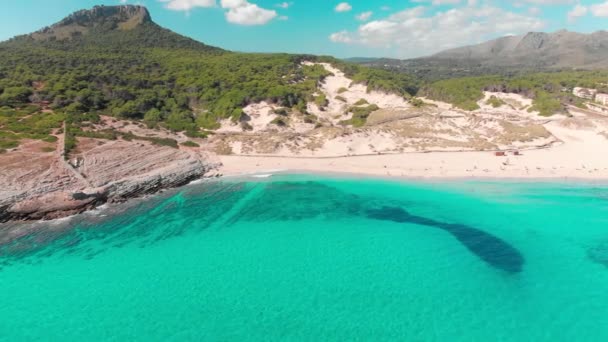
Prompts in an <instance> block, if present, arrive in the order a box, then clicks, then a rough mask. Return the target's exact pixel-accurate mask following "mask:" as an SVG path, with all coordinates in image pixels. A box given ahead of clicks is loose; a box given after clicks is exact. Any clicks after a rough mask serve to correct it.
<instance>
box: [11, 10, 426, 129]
mask: <svg viewBox="0 0 608 342" xmlns="http://www.w3.org/2000/svg"><path fill="white" fill-rule="evenodd" d="M303 60H313V61H314V60H318V61H325V62H330V63H333V64H335V65H336V66H338V67H340V68H341V69H343V70H344V71H345V72H346V73H347V74H348V75H349V76H351V77H352V78H353V79H354V80H355V81H356V82H359V83H363V84H367V85H368V87H369V88H370V89H383V90H388V91H395V92H400V93H402V94H403V95H404V96H408V95H409V94H414V93H415V91H416V90H417V83H416V82H415V81H413V80H412V78H410V77H409V76H407V75H393V74H390V73H389V72H386V71H382V70H374V69H368V68H366V67H363V66H358V65H354V64H348V63H343V62H339V61H338V60H335V59H333V58H330V57H315V56H304V55H288V54H245V53H235V52H229V51H225V50H222V49H219V48H215V47H210V46H208V45H205V44H202V43H200V42H197V41H194V40H192V39H189V38H186V37H183V36H180V35H178V34H176V33H173V32H171V31H169V30H166V29H163V28H161V27H159V26H158V25H156V24H155V23H154V22H153V21H152V20H151V18H150V16H149V13H148V12H147V10H146V9H145V8H143V7H140V6H110V7H103V6H99V7H95V8H94V9H92V10H87V11H79V12H76V13H74V14H72V15H71V16H69V17H67V18H66V19H64V20H62V21H61V22H59V23H57V24H55V25H53V26H51V27H48V28H44V29H42V30H40V31H38V32H36V33H33V34H30V35H26V36H20V37H16V38H13V39H11V40H9V41H7V42H3V43H0V107H2V106H8V107H21V106H23V105H24V104H26V103H29V102H34V103H46V102H48V103H50V106H51V108H53V109H54V110H55V111H56V112H60V113H64V114H66V115H67V117H68V119H69V120H70V121H73V122H78V121H82V120H91V119H94V118H95V116H96V115H98V114H109V115H114V116H116V117H119V118H127V119H136V120H140V119H141V120H144V121H146V122H147V123H148V124H150V125H155V124H162V125H164V126H166V127H168V128H170V129H173V130H179V131H182V130H185V131H190V132H195V131H197V130H198V129H199V128H214V127H216V125H217V121H218V119H221V118H228V117H233V118H235V119H238V118H239V117H240V115H241V114H242V108H243V107H244V106H246V105H247V104H249V103H251V102H258V101H262V100H267V101H271V102H274V103H277V104H279V105H281V106H284V107H287V108H294V109H297V110H300V111H302V112H304V111H305V104H306V101H309V100H311V96H312V94H313V93H314V92H315V91H316V89H317V86H318V84H319V82H320V81H321V80H322V79H323V78H324V77H326V76H327V72H326V71H325V69H324V68H322V67H320V66H302V65H301V62H302V61H303Z"/></svg>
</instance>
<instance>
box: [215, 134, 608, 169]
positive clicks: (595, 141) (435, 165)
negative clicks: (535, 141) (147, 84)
mask: <svg viewBox="0 0 608 342" xmlns="http://www.w3.org/2000/svg"><path fill="white" fill-rule="evenodd" d="M547 128H548V129H549V130H550V131H551V133H552V134H553V135H555V136H556V137H558V138H559V139H560V140H561V141H562V142H561V143H558V144H556V145H553V146H551V147H548V148H540V149H535V150H526V151H520V153H521V155H514V153H513V152H507V153H506V156H500V157H499V156H496V155H495V153H494V152H491V151H483V152H409V153H399V154H381V155H361V156H341V157H324V158H315V157H293V156H289V157H288V156H235V155H229V156H220V160H221V162H222V163H223V167H222V169H221V172H222V173H223V174H224V175H229V176H234V175H243V174H251V173H272V172H273V171H276V170H282V171H304V172H332V173H334V172H336V173H355V174H363V175H373V176H389V177H412V178H468V177H471V178H526V179H534V178H553V179H569V178H573V179H588V180H594V179H597V180H606V179H608V158H606V156H605V151H608V139H607V138H606V137H605V136H603V135H602V134H598V133H597V132H596V131H595V130H581V129H569V128H566V127H563V126H562V125H557V124H556V125H553V124H551V125H547Z"/></svg>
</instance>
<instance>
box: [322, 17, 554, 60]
mask: <svg viewBox="0 0 608 342" xmlns="http://www.w3.org/2000/svg"><path fill="white" fill-rule="evenodd" d="M544 25H545V23H544V22H543V21H542V20H541V19H539V18H536V17H533V16H528V15H525V14H520V13H515V12H511V11H508V10H505V9H501V8H498V7H492V6H482V7H475V6H464V7H460V8H453V9H450V10H447V11H440V12H436V13H432V14H427V13H426V10H425V8H424V7H422V6H419V7H415V8H412V9H408V10H405V11H401V12H397V13H394V14H392V15H390V16H389V17H387V18H385V19H382V20H374V21H371V22H368V23H366V24H362V25H361V26H359V28H358V29H357V31H355V32H349V31H340V32H337V33H334V34H333V35H331V36H330V40H332V41H333V42H338V43H347V44H360V45H363V46H367V47H377V48H385V49H389V50H390V51H391V53H392V54H393V55H396V56H399V57H414V56H420V55H427V54H431V53H435V52H438V51H441V50H444V49H448V48H453V47H457V46H462V45H467V44H477V43H480V42H483V41H485V40H488V39H492V38H495V37H498V36H503V35H506V34H509V33H524V32H528V31H534V30H540V29H542V28H543V27H544Z"/></svg>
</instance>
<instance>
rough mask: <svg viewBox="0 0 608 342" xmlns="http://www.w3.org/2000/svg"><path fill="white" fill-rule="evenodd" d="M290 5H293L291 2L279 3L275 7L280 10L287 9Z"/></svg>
mask: <svg viewBox="0 0 608 342" xmlns="http://www.w3.org/2000/svg"><path fill="white" fill-rule="evenodd" d="M291 5H293V2H281V3H278V4H276V5H275V6H277V7H279V8H282V9H288V8H289V7H290V6H291Z"/></svg>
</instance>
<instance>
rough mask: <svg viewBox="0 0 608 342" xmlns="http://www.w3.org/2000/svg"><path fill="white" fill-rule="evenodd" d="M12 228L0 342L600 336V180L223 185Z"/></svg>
mask: <svg viewBox="0 0 608 342" xmlns="http://www.w3.org/2000/svg"><path fill="white" fill-rule="evenodd" d="M26 228H27V229H26ZM18 229H19V230H20V231H22V232H23V233H22V234H21V236H20V237H19V238H17V239H13V240H12V241H11V242H10V243H5V244H4V245H2V246H1V247H0V340H1V341H188V340H189V341H354V340H358V341H608V186H606V185H593V184H576V183H534V182H511V181H508V182H498V181H496V182H485V181H450V182H448V181H446V182H414V181H389V180H374V179H355V178H334V177H330V176H320V175H318V176H315V175H279V176H274V177H272V178H269V179H253V178H248V179H224V180H218V181H209V182H203V183H200V184H196V185H190V186H187V187H185V188H182V189H179V190H175V191H171V192H167V193H165V194H162V195H159V196H156V197H152V198H150V199H146V200H141V201H136V202H133V203H132V204H131V205H129V206H128V209H124V208H123V209H121V210H120V211H118V210H117V209H105V210H98V211H95V212H93V213H86V214H83V215H79V216H77V217H75V218H72V219H69V220H63V221H59V222H50V223H42V224H37V225H33V226H19V227H18ZM8 234H9V232H8V230H7V228H6V227H4V229H2V230H0V240H3V239H6V237H7V236H8Z"/></svg>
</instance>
